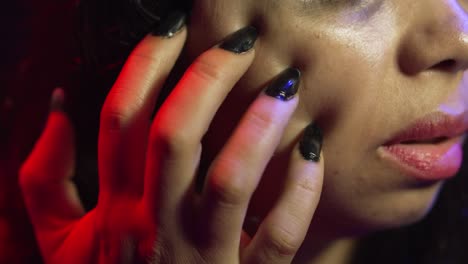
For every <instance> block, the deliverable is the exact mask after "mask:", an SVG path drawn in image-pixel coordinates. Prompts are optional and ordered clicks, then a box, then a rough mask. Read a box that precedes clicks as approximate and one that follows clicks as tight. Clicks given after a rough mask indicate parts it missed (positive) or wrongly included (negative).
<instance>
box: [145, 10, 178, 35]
mask: <svg viewBox="0 0 468 264" xmlns="http://www.w3.org/2000/svg"><path fill="white" fill-rule="evenodd" d="M185 20H186V15H185V14H184V13H183V12H180V11H175V12H173V13H171V14H169V15H168V16H167V17H166V18H165V19H164V20H162V21H161V22H160V23H159V25H158V27H157V28H156V29H155V30H153V32H152V33H153V35H154V36H160V37H165V38H172V37H173V36H174V35H175V34H177V33H178V32H179V31H180V30H181V29H182V28H183V27H184V25H185Z"/></svg>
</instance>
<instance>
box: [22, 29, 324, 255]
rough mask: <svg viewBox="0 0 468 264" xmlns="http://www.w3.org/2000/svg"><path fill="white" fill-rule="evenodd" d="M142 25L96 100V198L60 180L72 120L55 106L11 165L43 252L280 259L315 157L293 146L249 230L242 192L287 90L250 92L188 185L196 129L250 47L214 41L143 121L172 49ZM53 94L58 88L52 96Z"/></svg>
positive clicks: (179, 37) (276, 134)
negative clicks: (277, 189) (278, 188)
mask: <svg viewBox="0 0 468 264" xmlns="http://www.w3.org/2000/svg"><path fill="white" fill-rule="evenodd" d="M186 34H187V32H186V29H185V28H184V29H182V30H181V31H180V32H179V33H177V34H176V35H175V36H173V37H172V38H162V37H156V36H152V35H150V36H147V37H146V38H145V39H144V40H143V41H142V42H141V43H140V44H139V45H138V46H137V47H136V48H135V50H134V51H133V53H132V54H131V56H130V57H129V58H128V60H127V62H126V65H125V67H124V69H123V70H122V72H121V74H120V76H119V78H118V80H117V81H116V83H115V85H114V87H113V88H112V90H111V91H110V93H109V95H108V96H107V99H106V101H105V104H104V106H103V108H102V112H101V121H100V132H99V146H98V150H99V151H98V155H99V163H98V164H99V186H100V190H99V199H98V204H97V206H96V207H95V208H94V209H93V210H91V211H90V212H85V211H84V209H83V207H82V205H81V202H80V199H79V197H78V195H77V192H76V189H75V186H74V185H73V183H72V182H71V178H72V177H73V173H74V149H75V146H74V134H73V133H74V131H73V128H72V124H71V123H70V120H69V119H68V117H67V116H66V114H65V113H63V112H61V111H52V112H51V114H50V116H49V119H48V123H47V126H46V128H45V130H44V132H43V134H42V136H41V138H40V139H39V141H38V142H37V144H36V146H35V148H34V150H33V151H32V153H31V154H30V156H29V158H28V159H27V161H26V162H25V163H24V165H23V167H22V170H21V172H20V184H21V187H22V191H23V195H24V198H25V202H26V205H27V209H28V212H29V215H30V218H31V221H32V223H33V225H34V229H35V232H36V237H37V240H38V243H39V246H40V249H41V252H42V255H43V257H44V259H45V261H46V263H57V264H63V263H67V264H72V263H80V264H81V263H140V262H142V263H290V262H291V260H292V259H293V257H294V255H295V254H296V251H297V250H298V248H299V246H300V245H301V243H302V241H303V239H304V236H305V234H306V231H307V228H308V226H309V223H310V221H311V218H312V216H313V213H314V211H315V208H316V206H317V203H318V200H319V196H320V192H321V186H322V177H323V159H321V160H320V161H319V162H311V161H307V160H305V159H304V158H303V157H302V156H301V154H300V151H299V150H297V149H299V148H296V149H295V150H294V151H293V153H292V155H291V160H290V161H289V163H290V166H289V167H290V172H289V175H287V177H288V178H287V181H286V183H287V185H286V187H287V188H285V191H284V193H282V194H281V196H280V197H279V199H278V202H277V204H276V205H275V206H274V207H273V209H272V210H271V212H270V213H269V214H268V215H267V217H266V218H265V219H264V220H263V222H262V223H261V224H260V226H259V229H258V231H257V232H256V234H255V235H254V236H253V237H249V236H248V235H247V234H246V233H245V232H244V231H243V230H242V226H243V222H244V218H245V215H246V211H247V207H248V205H249V200H250V198H251V196H252V194H253V192H254V190H255V188H256V187H257V184H258V182H259V180H260V179H261V177H262V174H263V171H264V169H265V167H266V165H267V163H268V161H269V160H270V158H271V156H272V154H273V152H274V150H275V148H276V146H277V144H278V142H279V140H280V138H281V136H282V133H283V129H284V128H285V126H286V124H287V122H288V121H289V118H290V117H291V115H292V113H293V111H294V110H295V108H296V105H297V103H298V99H297V97H293V98H292V99H290V100H278V99H277V98H274V97H272V96H268V95H266V94H265V93H263V92H262V93H261V94H259V96H258V98H257V99H256V100H255V101H254V102H253V104H252V105H251V106H250V107H249V109H248V110H247V111H246V112H245V115H244V117H243V118H242V120H241V121H240V123H239V124H238V126H237V129H236V130H235V131H234V132H233V133H232V136H231V137H230V139H229V140H228V141H227V142H226V143H225V145H224V147H223V149H222V151H221V152H220V154H219V155H218V156H217V158H216V159H215V160H214V161H213V163H212V164H211V167H210V170H209V172H208V174H207V175H206V178H207V180H206V184H205V188H204V190H203V192H202V193H201V194H199V193H196V192H195V191H194V178H195V175H196V171H197V166H198V163H199V159H200V155H201V151H202V146H201V139H202V137H203V135H204V134H205V132H206V131H207V129H208V127H209V125H210V123H211V121H212V118H213V116H214V114H215V112H216V111H217V109H218V108H219V106H220V105H221V103H222V102H223V100H224V98H225V97H226V96H227V94H228V93H229V91H230V89H231V88H232V87H233V86H234V85H235V84H236V83H237V81H238V80H239V79H240V77H241V76H242V75H243V74H244V73H245V72H246V71H247V69H248V67H249V66H250V65H251V63H252V61H253V59H254V53H255V51H254V50H253V49H252V50H250V51H248V52H244V53H241V54H236V53H234V52H231V51H228V50H225V49H222V48H220V47H214V48H212V49H210V50H208V51H206V52H205V53H203V54H202V55H201V56H200V57H199V58H198V59H197V60H196V61H195V62H194V63H193V64H192V65H191V67H190V68H189V69H188V70H187V72H186V73H185V75H184V76H183V78H182V79H181V80H180V81H179V83H178V84H177V86H176V87H175V89H174V90H173V92H172V93H171V95H170V96H169V97H168V99H167V100H166V101H165V103H164V104H163V106H162V107H161V108H160V110H159V111H158V113H157V115H156V117H155V118H154V120H153V121H151V114H152V110H153V108H154V104H155V101H156V98H157V96H158V92H159V90H160V88H161V86H162V84H163V83H164V81H165V79H166V77H167V76H168V74H169V72H170V71H171V70H172V67H173V65H174V63H175V61H176V59H177V57H178V55H179V53H180V52H181V50H182V47H183V45H184V42H185V38H186ZM53 100H55V101H56V102H59V101H60V93H59V92H56V93H55V95H54V99H53Z"/></svg>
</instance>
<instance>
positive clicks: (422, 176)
mask: <svg viewBox="0 0 468 264" xmlns="http://www.w3.org/2000/svg"><path fill="white" fill-rule="evenodd" d="M462 145H463V137H461V136H460V137H455V138H451V139H447V140H445V141H443V142H440V143H437V144H394V145H389V146H383V147H381V148H379V149H380V156H381V157H382V158H383V159H384V160H388V161H389V162H390V163H392V164H394V165H395V166H396V167H398V168H399V169H400V170H401V171H403V172H404V173H405V174H408V175H409V176H412V177H414V178H416V179H419V180H423V181H439V180H444V179H448V178H451V177H453V176H455V174H456V173H457V172H458V171H459V170H460V167H461V164H462V159H463V150H462Z"/></svg>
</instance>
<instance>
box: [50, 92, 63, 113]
mask: <svg viewBox="0 0 468 264" xmlns="http://www.w3.org/2000/svg"><path fill="white" fill-rule="evenodd" d="M64 103H65V91H64V90H63V88H61V87H57V88H55V89H54V91H53V92H52V96H51V99H50V112H62V111H63V107H64Z"/></svg>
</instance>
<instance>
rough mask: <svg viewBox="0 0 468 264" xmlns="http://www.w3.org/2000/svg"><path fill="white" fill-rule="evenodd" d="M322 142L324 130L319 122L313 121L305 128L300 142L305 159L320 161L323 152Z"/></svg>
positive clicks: (300, 149) (300, 148)
mask: <svg viewBox="0 0 468 264" xmlns="http://www.w3.org/2000/svg"><path fill="white" fill-rule="evenodd" d="M322 144H323V133H322V130H321V129H320V127H319V126H318V125H317V124H315V123H311V124H309V125H308V126H307V127H306V128H305V129H304V134H303V135H302V138H301V141H300V142H299V151H300V153H301V155H302V157H303V158H304V159H305V160H307V161H311V162H319V161H320V156H321V153H322Z"/></svg>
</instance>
